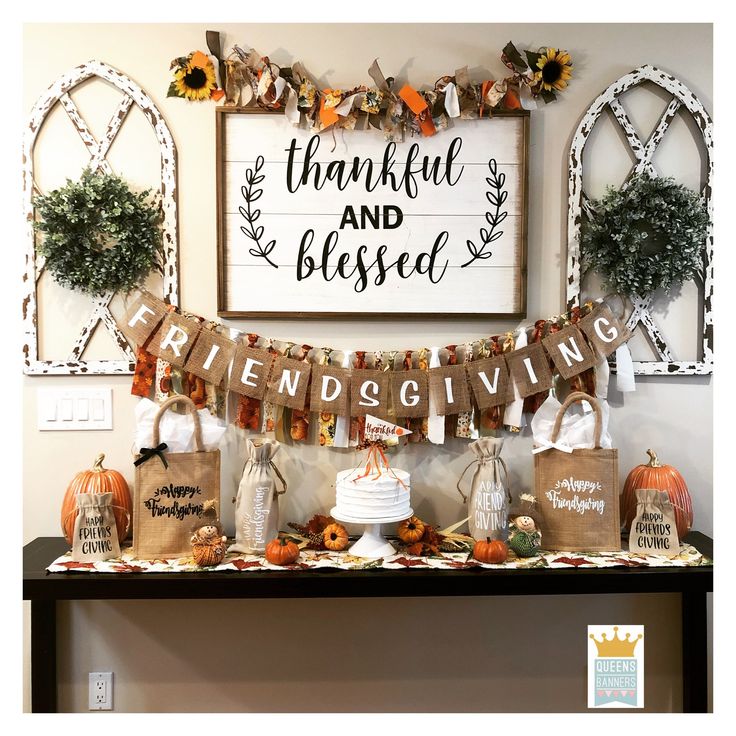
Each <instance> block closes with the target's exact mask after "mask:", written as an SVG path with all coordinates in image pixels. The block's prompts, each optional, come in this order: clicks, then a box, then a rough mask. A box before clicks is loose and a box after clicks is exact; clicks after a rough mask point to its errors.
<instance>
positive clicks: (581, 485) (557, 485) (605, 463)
mask: <svg viewBox="0 0 736 736" xmlns="http://www.w3.org/2000/svg"><path fill="white" fill-rule="evenodd" d="M577 401H587V402H588V403H589V404H590V406H591V407H592V409H593V411H594V412H595V428H594V431H593V435H594V436H593V441H592V444H593V447H591V448H574V449H572V448H569V447H557V446H554V445H555V443H556V442H557V439H558V437H559V434H560V427H561V425H562V418H563V417H564V415H565V412H566V411H567V410H568V408H569V407H570V406H572V404H574V403H575V402H577ZM601 430H602V414H601V408H600V406H599V404H598V401H596V399H594V398H593V397H592V396H589V395H588V394H584V393H582V392H579V391H576V392H574V393H571V394H570V395H569V396H568V397H567V399H566V400H565V403H564V404H562V406H561V407H560V409H559V411H558V412H557V417H556V420H555V425H554V428H553V430H552V436H551V437H550V440H551V443H550V446H549V447H541V448H540V447H538V448H535V451H534V452H535V454H534V486H535V494H534V495H535V496H536V498H537V504H538V506H539V513H540V516H541V518H542V521H541V525H540V526H541V531H542V534H543V535H544V536H543V540H544V542H543V544H544V548H545V549H549V550H564V551H571V552H606V551H616V550H620V549H621V530H620V523H619V498H618V496H619V488H618V450H615V449H603V448H601Z"/></svg>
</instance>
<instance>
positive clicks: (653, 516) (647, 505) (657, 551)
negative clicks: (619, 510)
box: [629, 488, 680, 557]
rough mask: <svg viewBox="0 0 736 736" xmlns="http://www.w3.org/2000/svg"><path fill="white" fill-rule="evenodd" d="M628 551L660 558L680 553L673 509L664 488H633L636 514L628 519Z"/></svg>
mask: <svg viewBox="0 0 736 736" xmlns="http://www.w3.org/2000/svg"><path fill="white" fill-rule="evenodd" d="M629 551H630V552H638V553H639V554H643V555H660V556H662V557H674V556H675V555H678V554H679V553H680V540H679V538H678V536H677V522H676V521H675V509H674V507H673V506H672V503H671V502H670V497H669V494H668V493H667V491H659V490H657V489H656V488H637V489H636V516H634V520H633V521H632V522H631V531H630V532H629Z"/></svg>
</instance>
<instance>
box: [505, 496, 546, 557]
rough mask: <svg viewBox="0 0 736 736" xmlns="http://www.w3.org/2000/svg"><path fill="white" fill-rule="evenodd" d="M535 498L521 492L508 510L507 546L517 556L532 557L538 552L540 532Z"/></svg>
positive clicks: (540, 541) (540, 538) (540, 540)
mask: <svg viewBox="0 0 736 736" xmlns="http://www.w3.org/2000/svg"><path fill="white" fill-rule="evenodd" d="M536 505H537V499H536V498H535V497H534V496H532V495H530V494H528V493H522V494H521V495H520V496H519V501H518V503H516V504H514V505H513V506H512V507H511V509H510V510H509V547H510V548H511V549H512V550H513V551H514V552H516V554H517V556H519V557H534V556H535V555H537V554H539V546H540V544H541V543H542V532H540V531H539V529H537V525H538V524H539V514H538V512H537V510H536Z"/></svg>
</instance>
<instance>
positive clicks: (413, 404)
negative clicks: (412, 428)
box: [390, 368, 429, 418]
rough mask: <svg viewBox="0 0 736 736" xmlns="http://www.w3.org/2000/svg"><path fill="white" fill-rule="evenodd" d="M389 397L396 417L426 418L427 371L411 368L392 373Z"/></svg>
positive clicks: (427, 401)
mask: <svg viewBox="0 0 736 736" xmlns="http://www.w3.org/2000/svg"><path fill="white" fill-rule="evenodd" d="M390 376H391V397H392V399H393V406H394V411H395V412H396V416H397V417H401V418H404V417H426V416H428V415H429V379H428V377H427V371H425V370H421V369H420V368H412V369H411V370H408V371H395V372H394V371H392V372H391V373H390Z"/></svg>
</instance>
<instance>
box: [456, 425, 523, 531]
mask: <svg viewBox="0 0 736 736" xmlns="http://www.w3.org/2000/svg"><path fill="white" fill-rule="evenodd" d="M468 447H469V448H470V450H471V452H473V454H474V455H475V459H474V460H473V461H472V462H471V463H470V464H469V465H468V466H467V467H466V468H465V470H463V472H462V473H461V474H460V478H459V479H458V481H457V490H458V492H459V493H460V495H461V496H462V497H463V501H464V502H468V498H467V496H466V495H465V494H464V493H463V491H462V489H461V488H460V482H461V481H462V479H463V477H464V476H465V473H466V472H467V471H468V469H469V468H470V467H471V466H472V465H473V464H476V467H475V472H474V473H473V480H472V481H471V484H470V501H469V503H468V511H469V512H470V517H469V518H468V528H469V529H470V536H471V537H473V539H476V540H485V539H498V540H500V541H502V542H505V541H506V540H507V538H508V535H509V529H508V510H509V503H511V491H510V489H509V474H508V470H507V469H506V463H505V462H504V461H503V458H502V457H501V448H502V447H503V438H502V437H482V438H481V439H479V440H475V442H471V443H470V444H469V445H468ZM501 471H503V475H501Z"/></svg>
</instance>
